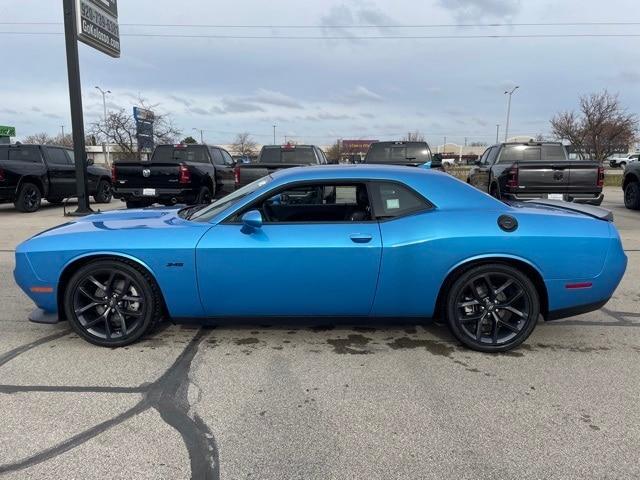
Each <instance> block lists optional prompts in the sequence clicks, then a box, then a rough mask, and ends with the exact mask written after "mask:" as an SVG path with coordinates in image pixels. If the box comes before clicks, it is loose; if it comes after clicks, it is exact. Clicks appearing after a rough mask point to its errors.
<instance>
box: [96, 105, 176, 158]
mask: <svg viewBox="0 0 640 480" xmlns="http://www.w3.org/2000/svg"><path fill="white" fill-rule="evenodd" d="M138 104H139V105H140V106H141V107H142V108H144V109H147V110H152V111H153V110H154V108H156V107H157V105H147V104H146V102H145V100H144V99H140V100H139V101H138ZM154 113H155V117H154V122H153V141H154V143H155V144H156V145H157V144H161V143H175V142H176V139H177V138H178V136H179V135H180V133H181V132H180V130H179V129H178V128H176V127H175V126H174V125H173V122H172V120H171V117H170V116H169V115H168V114H159V113H157V112H154ZM91 133H92V134H93V135H94V136H95V137H97V141H98V142H100V143H101V142H105V141H106V142H109V143H114V144H116V145H118V147H119V149H120V152H121V153H120V155H119V156H120V157H123V158H124V159H133V158H136V157H137V155H138V140H137V137H136V122H135V120H134V118H133V116H132V115H131V114H130V113H128V112H127V111H126V110H125V109H124V108H121V109H120V110H117V111H112V112H109V114H108V115H107V119H106V122H105V120H104V119H100V120H98V121H97V122H95V123H94V124H93V125H92V128H91Z"/></svg>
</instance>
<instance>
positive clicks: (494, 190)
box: [489, 183, 501, 200]
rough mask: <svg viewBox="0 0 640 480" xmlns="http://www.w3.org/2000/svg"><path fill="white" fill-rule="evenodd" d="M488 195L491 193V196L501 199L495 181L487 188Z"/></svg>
mask: <svg viewBox="0 0 640 480" xmlns="http://www.w3.org/2000/svg"><path fill="white" fill-rule="evenodd" d="M489 195H491V196H492V197H493V198H496V199H498V200H500V199H501V196H500V190H498V186H497V185H496V184H495V183H494V184H492V185H491V187H490V188H489Z"/></svg>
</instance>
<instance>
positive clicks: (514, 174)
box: [507, 167, 518, 189]
mask: <svg viewBox="0 0 640 480" xmlns="http://www.w3.org/2000/svg"><path fill="white" fill-rule="evenodd" d="M507 175H508V176H507V188H511V189H514V188H518V167H511V170H509V173H508V174H507Z"/></svg>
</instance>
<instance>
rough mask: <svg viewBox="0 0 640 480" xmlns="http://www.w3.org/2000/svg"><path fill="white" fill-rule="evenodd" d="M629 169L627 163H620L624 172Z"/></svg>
mask: <svg viewBox="0 0 640 480" xmlns="http://www.w3.org/2000/svg"><path fill="white" fill-rule="evenodd" d="M626 167H627V162H620V168H621V169H622V170H624V169H625V168H626Z"/></svg>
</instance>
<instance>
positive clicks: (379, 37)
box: [0, 31, 640, 40]
mask: <svg viewBox="0 0 640 480" xmlns="http://www.w3.org/2000/svg"><path fill="white" fill-rule="evenodd" d="M0 35H27V36H39V35H63V33H62V32H8V31H0ZM120 36H121V37H138V38H210V39H218V40H225V39H228V40H437V39H445V40H455V39H463V40H464V39H482V38H513V39H517V38H635V37H640V33H576V34H566V33H560V34H521V35H511V34H507V35H501V34H488V35H375V36H374V35H367V36H352V35H339V36H335V35H334V36H330V35H326V36H324V35H323V36H305V35H200V34H193V35H189V34H170V33H169V34H168V33H121V34H120Z"/></svg>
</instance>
